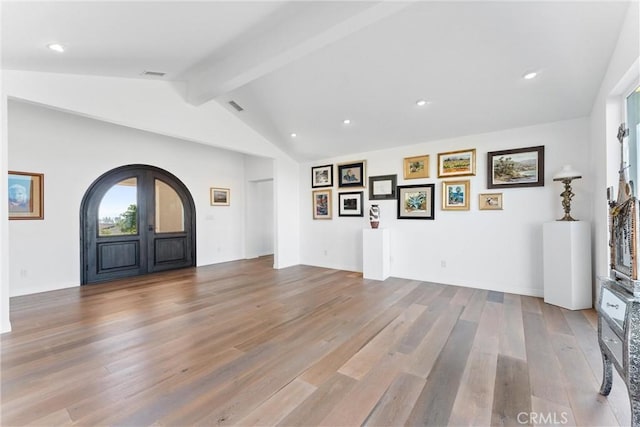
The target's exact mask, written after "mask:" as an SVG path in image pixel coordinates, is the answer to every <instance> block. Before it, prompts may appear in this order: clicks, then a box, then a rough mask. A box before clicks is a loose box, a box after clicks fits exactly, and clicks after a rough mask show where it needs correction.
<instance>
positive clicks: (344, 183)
mask: <svg viewBox="0 0 640 427" xmlns="http://www.w3.org/2000/svg"><path fill="white" fill-rule="evenodd" d="M365 168H366V161H364V160H361V161H359V162H351V163H343V164H340V165H338V187H364V186H365V183H366V181H365V180H366V179H367V177H366V171H365Z"/></svg>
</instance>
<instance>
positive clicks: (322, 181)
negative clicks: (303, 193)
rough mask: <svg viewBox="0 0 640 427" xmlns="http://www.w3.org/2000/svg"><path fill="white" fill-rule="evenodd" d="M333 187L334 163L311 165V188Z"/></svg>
mask: <svg viewBox="0 0 640 427" xmlns="http://www.w3.org/2000/svg"><path fill="white" fill-rule="evenodd" d="M323 187H333V165H322V166H312V167H311V188H323Z"/></svg>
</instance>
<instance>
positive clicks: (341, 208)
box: [338, 191, 364, 217]
mask: <svg viewBox="0 0 640 427" xmlns="http://www.w3.org/2000/svg"><path fill="white" fill-rule="evenodd" d="M363 201H364V192H363V191H350V192H346V193H338V216H360V217H361V216H364V211H363V207H362V204H363Z"/></svg>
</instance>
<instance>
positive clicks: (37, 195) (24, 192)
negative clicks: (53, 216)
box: [8, 171, 44, 219]
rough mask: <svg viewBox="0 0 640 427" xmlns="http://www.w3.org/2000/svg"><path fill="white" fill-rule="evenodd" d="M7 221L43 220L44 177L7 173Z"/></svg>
mask: <svg viewBox="0 0 640 427" xmlns="http://www.w3.org/2000/svg"><path fill="white" fill-rule="evenodd" d="M8 192H9V200H8V205H9V219H44V175H43V174H41V173H30V172H14V171H9V186H8Z"/></svg>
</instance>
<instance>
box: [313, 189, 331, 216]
mask: <svg viewBox="0 0 640 427" xmlns="http://www.w3.org/2000/svg"><path fill="white" fill-rule="evenodd" d="M312 196H313V219H331V197H332V195H331V189H325V190H314V191H313V195H312Z"/></svg>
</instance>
